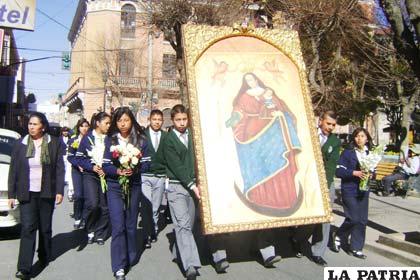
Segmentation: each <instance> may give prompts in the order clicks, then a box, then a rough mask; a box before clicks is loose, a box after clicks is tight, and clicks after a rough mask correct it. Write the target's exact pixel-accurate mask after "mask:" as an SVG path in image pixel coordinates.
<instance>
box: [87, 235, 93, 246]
mask: <svg viewBox="0 0 420 280" xmlns="http://www.w3.org/2000/svg"><path fill="white" fill-rule="evenodd" d="M93 242H95V236H94V235H93V236H89V235H88V241H87V243H88V244H93Z"/></svg>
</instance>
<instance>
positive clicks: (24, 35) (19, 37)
mask: <svg viewBox="0 0 420 280" xmlns="http://www.w3.org/2000/svg"><path fill="white" fill-rule="evenodd" d="M72 3H73V0H70V1H69V2H68V3H67V5H66V6H64V7H63V8H62V9H61V10H59V11H58V12H56V13H54V15H53V16H52V17H53V18H55V17H56V16H58V15H59V14H61V13H62V12H63V11H65V10H67V8H68V7H69V6H70V5H71V4H72ZM48 21H49V20H45V21H43V22H41V23H40V24H39V25H36V30H39V29H40V28H41V27H42V26H44V25H45V24H47V23H48ZM29 34H32V33H31V32H26V33H24V34H22V35H21V36H18V37H16V40H19V39H22V38H23V37H26V36H28V35H29Z"/></svg>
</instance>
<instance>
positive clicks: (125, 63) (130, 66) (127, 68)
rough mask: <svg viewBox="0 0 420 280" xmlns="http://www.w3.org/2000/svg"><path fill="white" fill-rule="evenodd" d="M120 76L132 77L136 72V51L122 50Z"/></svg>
mask: <svg viewBox="0 0 420 280" xmlns="http://www.w3.org/2000/svg"><path fill="white" fill-rule="evenodd" d="M119 60H120V76H123V77H132V76H133V74H134V60H135V57H134V52H133V51H132V50H121V51H120V57H119Z"/></svg>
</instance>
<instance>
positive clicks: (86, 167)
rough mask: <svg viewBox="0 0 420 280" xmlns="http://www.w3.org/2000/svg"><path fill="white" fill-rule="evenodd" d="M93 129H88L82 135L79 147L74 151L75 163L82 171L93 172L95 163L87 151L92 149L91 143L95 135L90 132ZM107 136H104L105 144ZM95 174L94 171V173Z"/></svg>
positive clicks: (93, 141)
mask: <svg viewBox="0 0 420 280" xmlns="http://www.w3.org/2000/svg"><path fill="white" fill-rule="evenodd" d="M92 132H93V131H92V130H91V131H89V132H88V133H87V134H86V135H85V136H83V138H82V140H80V143H79V147H78V148H77V151H76V158H75V163H76V164H77V165H78V166H80V167H82V168H83V172H90V173H94V171H93V166H94V165H95V164H94V163H93V161H92V159H91V157H90V156H89V155H88V151H91V150H92V145H93V144H94V143H95V136H94V135H93V133H92ZM107 138H108V136H105V139H104V143H105V146H106V141H109V140H107ZM94 174H96V173H94Z"/></svg>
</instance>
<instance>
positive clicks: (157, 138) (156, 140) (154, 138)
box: [149, 127, 162, 151]
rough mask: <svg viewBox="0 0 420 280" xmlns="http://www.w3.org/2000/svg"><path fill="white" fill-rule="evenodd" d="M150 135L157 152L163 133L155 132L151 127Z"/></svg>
mask: <svg viewBox="0 0 420 280" xmlns="http://www.w3.org/2000/svg"><path fill="white" fill-rule="evenodd" d="M149 134H150V139H151V140H152V145H153V148H154V149H155V151H157V150H158V148H159V143H160V137H161V135H162V132H161V131H160V130H159V131H154V130H153V129H152V128H151V127H149Z"/></svg>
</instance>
